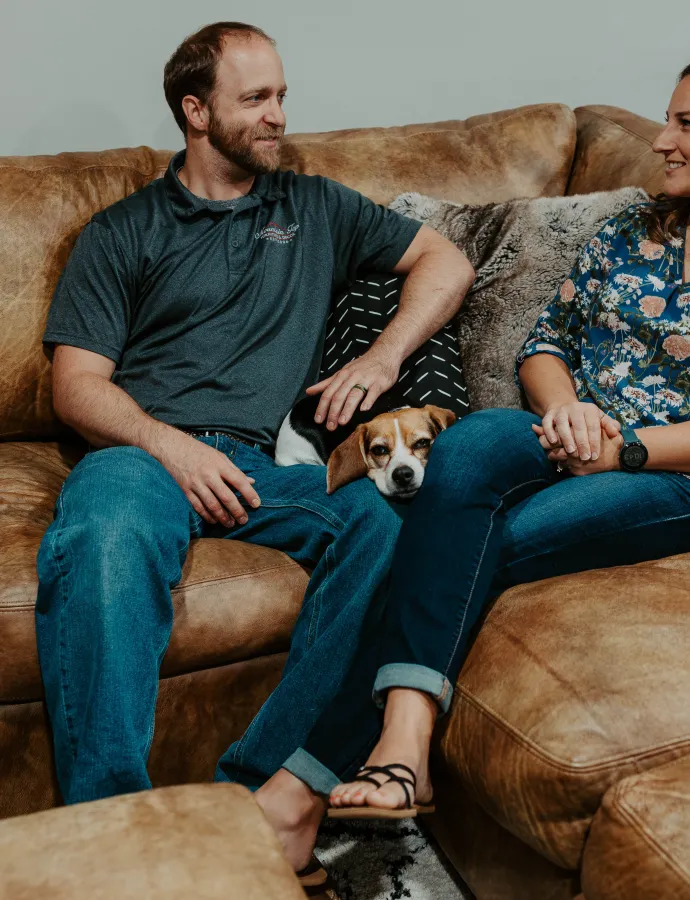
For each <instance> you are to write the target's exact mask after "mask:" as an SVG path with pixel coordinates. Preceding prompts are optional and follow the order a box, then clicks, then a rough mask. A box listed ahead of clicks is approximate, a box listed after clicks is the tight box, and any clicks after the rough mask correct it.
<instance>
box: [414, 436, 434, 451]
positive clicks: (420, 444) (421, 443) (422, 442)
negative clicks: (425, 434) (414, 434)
mask: <svg viewBox="0 0 690 900" xmlns="http://www.w3.org/2000/svg"><path fill="white" fill-rule="evenodd" d="M427 447H431V440H430V439H429V438H420V439H419V440H418V441H415V442H414V444H413V445H412V449H413V450H425V449H426V448H427Z"/></svg>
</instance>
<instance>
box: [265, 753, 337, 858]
mask: <svg viewBox="0 0 690 900" xmlns="http://www.w3.org/2000/svg"><path fill="white" fill-rule="evenodd" d="M254 798H255V800H256V802H257V803H258V804H259V806H260V807H261V809H262V810H263V813H264V815H265V816H266V818H267V819H268V821H269V823H270V824H271V826H272V827H273V830H274V831H275V833H276V834H277V835H278V840H279V841H280V844H281V846H282V848H283V853H284V854H285V856H286V857H287V859H288V862H289V863H290V865H291V866H292V868H293V869H294V870H295V872H301V870H302V869H304V868H305V867H306V866H307V865H308V863H309V861H310V859H311V855H312V852H313V850H314V844H315V843H316V832H317V831H318V830H319V824H320V823H321V820H322V819H323V816H324V813H325V811H326V802H325V801H324V800H323V799H322V798H321V797H319V796H318V795H317V794H315V793H314V792H313V791H312V790H311V789H310V788H308V787H307V786H306V784H305V783H304V782H303V781H300V780H299V778H296V777H295V776H294V775H292V774H291V773H290V772H288V771H287V770H286V769H279V770H278V772H276V774H275V775H274V776H273V777H272V778H269V780H268V781H267V782H266V784H264V785H263V786H262V787H260V788H259V790H258V791H256V793H255V794H254Z"/></svg>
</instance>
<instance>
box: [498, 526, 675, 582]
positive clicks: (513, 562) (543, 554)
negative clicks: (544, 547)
mask: <svg viewBox="0 0 690 900" xmlns="http://www.w3.org/2000/svg"><path fill="white" fill-rule="evenodd" d="M683 519H690V513H689V514H687V515H683V516H669V517H663V518H661V519H655V520H654V521H653V522H637V523H636V524H635V525H632V526H631V527H630V528H626V529H625V531H626V532H627V531H635V530H636V529H638V528H646V527H648V526H649V525H666V524H667V523H668V522H678V521H681V520H683ZM620 532H621V529H620V528H619V529H617V530H616V531H607V532H606V533H604V534H600V535H599V536H598V538H597V539H598V540H601V539H602V538H606V537H608V536H609V535H611V534H620ZM553 552H554V551H553V550H549V551H548V552H544V553H533V554H532V555H531V556H521V557H520V559H515V560H511V562H510V563H509V565H508V566H506V567H505V568H506V569H508V568H510V566H516V565H519V564H520V563H522V562H525V561H526V560H529V559H538V558H539V557H540V556H551V555H552V554H553Z"/></svg>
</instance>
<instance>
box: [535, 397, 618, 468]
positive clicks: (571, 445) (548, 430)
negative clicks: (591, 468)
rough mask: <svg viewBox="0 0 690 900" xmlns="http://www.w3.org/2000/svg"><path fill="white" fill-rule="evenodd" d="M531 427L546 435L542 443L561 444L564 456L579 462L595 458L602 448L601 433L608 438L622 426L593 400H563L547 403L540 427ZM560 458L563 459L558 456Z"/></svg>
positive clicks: (559, 445)
mask: <svg viewBox="0 0 690 900" xmlns="http://www.w3.org/2000/svg"><path fill="white" fill-rule="evenodd" d="M532 428H533V429H534V431H535V432H536V433H537V434H538V435H539V437H540V440H541V438H542V436H543V437H544V438H545V439H546V443H544V441H542V447H544V449H545V450H548V449H552V450H555V449H560V448H563V450H564V451H565V454H566V455H567V457H574V458H576V459H578V460H580V461H581V462H588V461H589V460H592V461H596V460H597V459H598V458H599V454H600V452H601V441H602V439H603V437H604V436H606V437H609V438H611V439H613V438H615V437H616V436H617V435H618V434H620V430H621V426H620V424H619V423H618V422H617V421H616V420H615V419H612V418H611V416H607V415H606V413H604V412H602V411H601V410H600V409H599V407H598V406H595V404H594V403H580V402H574V403H565V404H560V405H558V406H553V407H550V408H549V409H548V410H547V411H546V414H545V415H544V418H543V419H542V422H541V428H540V427H539V426H538V425H533V426H532ZM558 461H559V462H560V461H562V460H560V459H559V460H558Z"/></svg>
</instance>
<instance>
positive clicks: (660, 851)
mask: <svg viewBox="0 0 690 900" xmlns="http://www.w3.org/2000/svg"><path fill="white" fill-rule="evenodd" d="M582 887H583V889H584V894H585V897H586V898H587V900H619V898H620V900H688V898H690V757H688V756H686V757H684V758H683V759H679V760H676V761H675V762H672V763H668V764H667V765H665V766H659V767H658V768H657V769H651V771H649V772H645V773H644V774H643V775H633V776H632V777H631V778H626V779H625V780H624V781H621V782H619V783H618V784H617V785H616V786H615V787H613V788H611V790H609V791H608V792H607V793H606V795H605V796H604V800H603V803H602V804H601V807H600V809H599V812H598V813H597V814H596V816H595V817H594V820H593V822H592V828H591V831H590V834H589V837H588V839H587V843H586V844H585V855H584V860H583V866H582Z"/></svg>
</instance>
